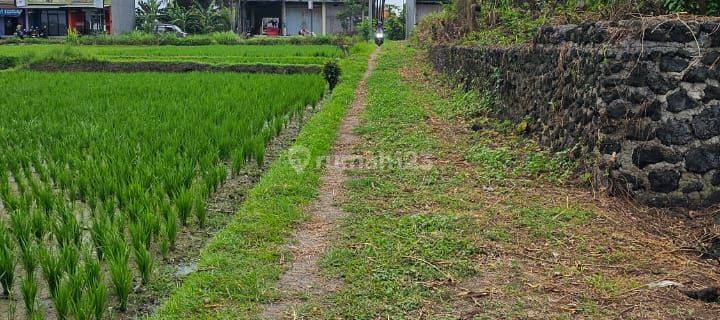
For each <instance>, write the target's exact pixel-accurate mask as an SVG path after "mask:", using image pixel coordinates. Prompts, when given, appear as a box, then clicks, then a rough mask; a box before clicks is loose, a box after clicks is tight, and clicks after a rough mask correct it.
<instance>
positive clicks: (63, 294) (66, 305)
mask: <svg viewBox="0 0 720 320" xmlns="http://www.w3.org/2000/svg"><path fill="white" fill-rule="evenodd" d="M72 291H73V289H72V287H71V284H70V282H69V281H68V279H67V278H64V279H62V280H61V281H60V282H59V283H58V286H57V289H56V290H55V291H54V293H53V294H51V299H52V301H53V304H54V305H55V312H56V313H57V318H58V320H67V319H68V316H69V315H70V311H71V309H72V306H73V300H72Z"/></svg>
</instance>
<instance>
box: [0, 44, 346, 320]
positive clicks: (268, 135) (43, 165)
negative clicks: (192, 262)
mask: <svg viewBox="0 0 720 320" xmlns="http://www.w3.org/2000/svg"><path fill="white" fill-rule="evenodd" d="M52 47H53V46H0V55H26V54H31V55H32V54H42V53H43V50H52ZM80 48H81V50H82V51H83V52H85V53H88V54H91V55H98V56H103V57H116V58H117V59H189V60H190V61H207V60H213V59H217V61H223V63H226V62H228V61H232V62H238V61H254V62H258V61H263V62H265V61H270V62H273V63H284V62H287V61H290V60H292V59H296V60H293V63H297V62H298V61H302V62H303V63H304V62H308V63H309V62H313V63H315V62H318V63H320V62H322V61H326V60H329V59H336V58H339V57H341V51H340V50H339V49H337V48H335V47H332V46H297V47H294V46H272V47H270V46H268V47H261V46H203V47H169V46H168V47H120V46H118V47H109V46H108V47H92V46H88V47H80ZM243 59H247V60H243ZM286 59H289V60H286ZM303 59H307V60H303ZM313 59H317V60H313ZM213 61H215V60H213ZM0 75H1V76H0V96H1V97H3V98H2V100H0V114H2V116H1V117H0V287H1V288H2V289H1V290H0V319H110V318H112V319H116V318H133V317H135V316H142V315H143V314H148V313H149V311H147V310H146V311H137V310H135V311H133V312H130V313H127V312H128V309H132V308H135V309H137V308H139V307H142V306H138V305H132V304H133V296H135V295H138V294H140V295H142V292H144V291H149V292H153V290H155V291H157V288H155V287H154V286H156V281H155V279H156V278H157V277H158V273H160V272H159V270H161V269H167V268H168V266H166V265H165V262H164V261H165V260H164V258H165V257H167V256H168V255H173V254H180V255H181V254H183V253H182V252H180V253H174V251H175V250H176V248H177V246H176V244H177V243H179V242H181V241H183V239H182V237H183V236H184V235H188V234H190V235H193V234H195V233H193V232H192V230H200V233H202V230H203V229H205V228H207V224H208V221H209V220H211V219H212V216H211V214H212V213H210V212H209V210H208V208H207V199H209V198H210V197H212V195H213V194H214V193H215V192H217V191H218V188H221V187H222V185H223V184H224V183H225V182H226V180H228V179H231V178H232V177H233V176H234V175H236V174H238V172H241V171H242V170H243V168H245V167H247V166H255V167H259V165H261V164H262V163H263V161H264V156H265V153H266V148H267V145H268V143H269V142H270V141H271V140H272V139H274V138H275V137H277V136H278V135H279V134H280V133H281V132H283V130H284V129H285V128H286V126H287V125H288V124H289V123H290V122H291V121H292V119H293V118H296V116H298V115H299V114H301V113H303V112H305V110H307V109H308V107H309V106H315V105H316V104H318V103H319V101H320V100H321V99H322V97H323V95H324V92H325V91H326V87H327V84H326V81H325V79H323V77H322V75H320V74H292V75H280V74H242V73H201V72H191V73H182V74H180V73H157V72H155V73H148V72H139V73H103V72H74V73H71V72H53V73H46V72H36V71H26V70H22V69H17V70H7V71H3V72H0ZM173 267H174V266H170V268H173ZM160 282H162V281H160ZM167 283H168V282H163V283H162V284H161V285H165V286H168V285H167ZM165 289H167V290H171V288H170V289H168V288H165ZM165 289H163V290H165ZM165 293H167V292H165ZM161 298H162V297H156V298H152V299H150V300H152V301H151V302H150V303H151V304H152V303H154V304H155V305H156V304H157V303H158V301H160V300H161ZM153 301H154V302H153ZM141 303H142V302H141ZM129 305H130V306H129Z"/></svg>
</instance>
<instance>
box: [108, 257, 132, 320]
mask: <svg viewBox="0 0 720 320" xmlns="http://www.w3.org/2000/svg"><path fill="white" fill-rule="evenodd" d="M117 251H121V250H117ZM129 259H130V256H129V255H128V252H127V250H125V251H124V252H116V253H114V254H113V255H112V256H111V257H109V259H108V269H109V271H110V278H111V279H112V283H113V287H114V289H115V295H116V296H117V298H118V301H120V310H123V311H124V310H126V309H127V303H128V297H129V295H130V290H131V289H132V272H131V270H130V266H129V265H128V260H129Z"/></svg>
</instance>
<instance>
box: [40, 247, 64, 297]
mask: <svg viewBox="0 0 720 320" xmlns="http://www.w3.org/2000/svg"><path fill="white" fill-rule="evenodd" d="M40 269H41V270H42V274H43V277H44V278H45V281H47V285H48V289H49V290H50V295H52V296H55V294H56V293H57V290H58V286H59V285H60V280H61V279H62V275H63V267H62V260H61V257H60V256H59V255H57V254H55V253H54V252H52V251H50V250H48V249H46V248H44V247H42V248H40Z"/></svg>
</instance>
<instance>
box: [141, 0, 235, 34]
mask: <svg viewBox="0 0 720 320" xmlns="http://www.w3.org/2000/svg"><path fill="white" fill-rule="evenodd" d="M230 19H231V13H230V10H229V9H227V8H225V7H223V6H218V5H217V4H216V3H215V2H214V1H212V2H210V3H201V2H195V3H194V4H193V5H192V6H184V5H181V4H179V3H178V2H176V1H173V2H171V3H170V4H168V5H167V6H165V5H164V3H163V1H162V0H144V1H142V2H140V4H139V6H138V7H137V9H135V24H136V27H137V29H138V30H142V31H144V32H148V33H152V32H154V29H155V26H156V25H157V24H158V23H171V24H175V25H177V26H178V27H180V28H181V29H182V30H183V31H185V32H189V33H201V34H208V33H212V32H225V31H228V30H230V29H231V25H230Z"/></svg>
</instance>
